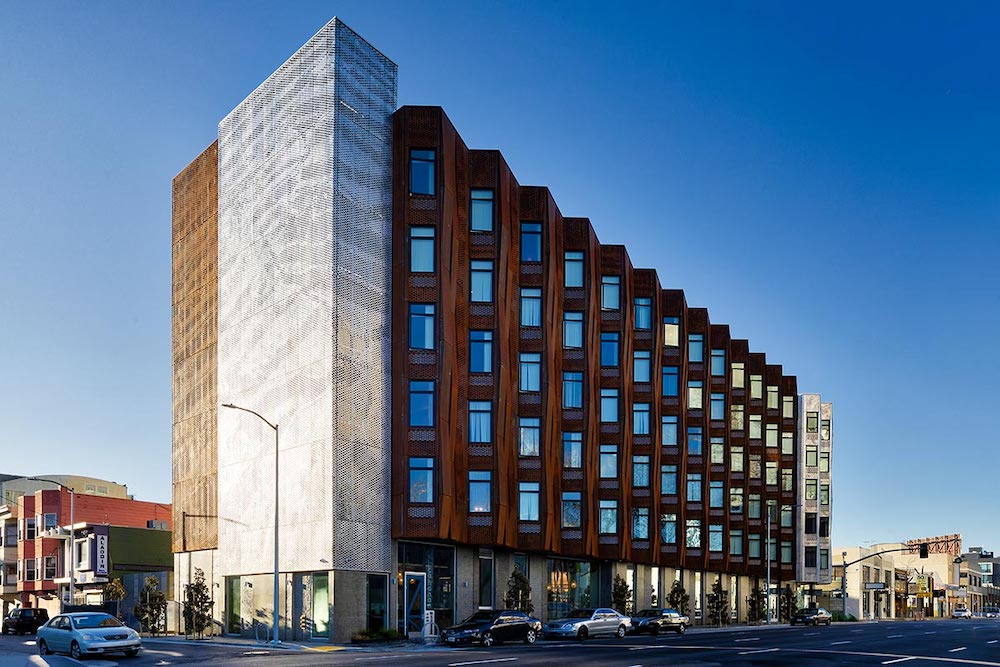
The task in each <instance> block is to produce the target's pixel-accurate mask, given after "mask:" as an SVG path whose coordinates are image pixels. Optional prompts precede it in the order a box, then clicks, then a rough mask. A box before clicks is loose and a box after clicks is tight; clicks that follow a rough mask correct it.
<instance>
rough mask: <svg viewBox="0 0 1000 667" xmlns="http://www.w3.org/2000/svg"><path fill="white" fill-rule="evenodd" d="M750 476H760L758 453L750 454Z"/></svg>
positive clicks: (758, 477) (752, 477) (756, 477)
mask: <svg viewBox="0 0 1000 667" xmlns="http://www.w3.org/2000/svg"><path fill="white" fill-rule="evenodd" d="M750 478H751V479H760V478H761V466H760V454H751V455H750Z"/></svg>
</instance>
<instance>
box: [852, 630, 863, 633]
mask: <svg viewBox="0 0 1000 667" xmlns="http://www.w3.org/2000/svg"><path fill="white" fill-rule="evenodd" d="M851 632H854V633H858V632H864V630H851Z"/></svg>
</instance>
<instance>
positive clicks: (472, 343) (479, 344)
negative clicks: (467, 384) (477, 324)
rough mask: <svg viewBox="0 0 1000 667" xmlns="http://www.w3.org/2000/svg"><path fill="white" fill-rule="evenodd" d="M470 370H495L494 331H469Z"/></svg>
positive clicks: (482, 371) (473, 371)
mask: <svg viewBox="0 0 1000 667" xmlns="http://www.w3.org/2000/svg"><path fill="white" fill-rule="evenodd" d="M469 372H470V373H492V372H493V332H492V331H470V332H469Z"/></svg>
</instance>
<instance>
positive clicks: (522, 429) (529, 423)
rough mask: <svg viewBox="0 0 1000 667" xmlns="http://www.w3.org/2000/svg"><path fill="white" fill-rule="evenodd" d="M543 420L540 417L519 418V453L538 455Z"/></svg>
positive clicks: (521, 454)
mask: <svg viewBox="0 0 1000 667" xmlns="http://www.w3.org/2000/svg"><path fill="white" fill-rule="evenodd" d="M541 421H542V420H541V419H539V418H538V417H520V418H518V422H517V431H518V444H517V453H518V454H519V455H520V456H538V442H539V440H540V439H541V426H542V424H541Z"/></svg>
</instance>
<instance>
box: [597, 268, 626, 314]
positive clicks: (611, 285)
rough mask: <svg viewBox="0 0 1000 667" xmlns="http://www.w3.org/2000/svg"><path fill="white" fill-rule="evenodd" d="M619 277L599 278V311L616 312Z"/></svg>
mask: <svg viewBox="0 0 1000 667" xmlns="http://www.w3.org/2000/svg"><path fill="white" fill-rule="evenodd" d="M621 282H622V279H621V277H620V276H601V310H618V307H619V303H620V302H619V292H620V291H621Z"/></svg>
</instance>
